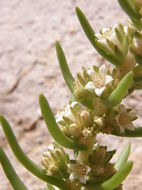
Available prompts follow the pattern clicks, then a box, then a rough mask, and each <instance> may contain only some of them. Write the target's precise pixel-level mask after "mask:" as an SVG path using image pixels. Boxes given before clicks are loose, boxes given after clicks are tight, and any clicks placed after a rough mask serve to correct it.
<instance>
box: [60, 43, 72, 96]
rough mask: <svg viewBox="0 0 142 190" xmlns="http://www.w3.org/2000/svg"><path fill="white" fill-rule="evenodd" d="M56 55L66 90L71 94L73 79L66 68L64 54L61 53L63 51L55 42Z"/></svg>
mask: <svg viewBox="0 0 142 190" xmlns="http://www.w3.org/2000/svg"><path fill="white" fill-rule="evenodd" d="M56 53H57V57H58V61H59V64H60V69H61V72H62V74H63V77H64V80H65V82H66V84H67V86H68V88H69V89H70V91H71V92H72V93H73V89H74V78H73V76H72V74H71V72H70V69H69V67H68V64H67V60H66V57H65V54H64V52H63V49H62V47H61V45H60V43H59V42H58V41H56Z"/></svg>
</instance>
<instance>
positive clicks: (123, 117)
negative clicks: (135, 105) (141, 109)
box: [115, 104, 136, 133]
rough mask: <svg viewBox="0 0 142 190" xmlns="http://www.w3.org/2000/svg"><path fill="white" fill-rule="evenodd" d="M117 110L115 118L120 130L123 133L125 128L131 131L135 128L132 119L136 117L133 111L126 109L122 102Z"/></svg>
mask: <svg viewBox="0 0 142 190" xmlns="http://www.w3.org/2000/svg"><path fill="white" fill-rule="evenodd" d="M117 111H118V115H117V116H116V117H115V120H116V123H117V124H118V126H119V128H120V132H121V133H123V132H124V131H125V129H129V130H131V131H133V130H134V129H135V128H134V124H133V122H132V121H133V120H135V119H136V115H135V113H134V112H132V111H128V110H127V109H126V107H125V106H124V105H122V104H121V105H120V106H119V107H118V108H117Z"/></svg>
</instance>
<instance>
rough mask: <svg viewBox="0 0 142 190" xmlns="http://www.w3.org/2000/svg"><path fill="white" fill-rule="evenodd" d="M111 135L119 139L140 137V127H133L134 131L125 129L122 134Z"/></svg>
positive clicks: (141, 129)
mask: <svg viewBox="0 0 142 190" xmlns="http://www.w3.org/2000/svg"><path fill="white" fill-rule="evenodd" d="M113 135H116V136H120V137H142V127H135V130H134V131H131V130H128V129H125V133H124V134H118V133H113Z"/></svg>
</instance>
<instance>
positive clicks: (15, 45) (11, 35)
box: [0, 0, 142, 190]
mask: <svg viewBox="0 0 142 190" xmlns="http://www.w3.org/2000/svg"><path fill="white" fill-rule="evenodd" d="M75 6H79V7H80V8H81V9H82V10H83V11H84V12H85V14H86V16H87V17H88V19H89V21H90V22H91V23H92V26H93V27H94V29H95V30H96V31H99V29H100V28H101V27H103V26H112V25H114V24H115V23H118V22H122V23H126V22H127V16H126V15H125V13H124V12H123V11H122V10H121V9H120V7H119V5H118V2H117V0H107V1H105V0H99V1H98V0H84V1H83V0H67V1H63V0H58V1H57V0H41V1H36V0H22V1H21V0H0V114H3V115H5V116H6V117H7V118H8V120H9V121H10V123H11V125H12V128H13V130H14V132H15V134H16V136H17V139H18V141H19V143H20V145H21V146H22V148H23V149H24V151H25V153H26V154H27V155H28V156H29V157H30V158H31V159H33V160H34V161H35V162H37V163H39V164H40V160H41V157H42V152H43V151H45V150H46V149H47V145H48V144H49V142H50V141H51V139H50V137H49V134H48V131H47V129H46V127H45V124H44V123H43V121H42V118H41V114H40V110H39V105H38V96H39V94H40V93H44V94H45V95H46V97H47V98H48V100H49V102H50V105H51V107H52V109H53V111H54V113H55V114H56V113H57V111H58V110H59V109H60V108H62V107H63V106H64V105H65V104H66V103H67V101H68V99H69V91H68V89H67V87H66V85H65V82H64V80H63V77H62V75H61V72H60V69H59V65H58V61H57V58H56V52H55V40H56V39H58V40H59V41H60V42H61V44H62V47H63V49H64V51H65V53H66V56H67V59H68V63H69V66H70V69H71V71H72V73H73V75H74V76H75V75H76V73H77V71H79V70H80V69H81V66H82V65H83V66H86V67H88V66H91V65H93V64H103V63H105V61H104V59H103V58H102V57H101V56H100V55H99V54H98V53H97V52H96V51H95V50H94V49H93V47H92V46H91V45H90V43H89V41H88V39H87V38H86V36H85V35H84V32H83V30H82V29H81V26H80V24H79V22H78V19H77V17H76V14H75ZM141 100H142V93H141V92H139V91H138V92H135V93H133V94H132V95H131V96H130V97H129V98H128V99H127V105H128V106H130V107H132V108H133V109H134V110H135V111H137V112H138V115H139V119H138V121H137V124H139V125H140V124H141V120H142V113H141V107H142V101H141ZM98 140H99V142H100V143H102V144H107V145H108V147H109V148H110V149H113V148H116V149H118V153H120V151H121V150H122V148H123V145H124V144H126V143H127V142H128V141H131V142H132V151H131V159H132V160H134V163H135V164H134V168H133V170H132V172H131V175H130V176H129V177H128V178H127V180H126V181H125V184H124V190H141V185H142V168H141V166H142V139H140V138H137V139H134V138H132V139H128V138H119V137H113V136H112V137H110V136H109V137H107V136H104V135H101V136H100V137H99V139H98ZM0 146H2V147H3V148H4V149H5V151H6V153H7V154H8V156H9V158H10V160H11V161H12V164H13V165H14V167H15V169H16V171H17V173H18V174H19V175H20V177H21V178H22V180H24V181H25V184H26V185H27V187H28V188H29V190H38V189H39V188H42V187H44V185H45V184H44V183H43V182H41V181H40V180H37V179H36V177H33V176H32V175H31V174H29V173H28V172H27V171H26V170H25V169H24V168H23V167H21V165H20V164H19V163H18V162H17V160H16V159H15V158H14V156H13V154H12V152H11V150H10V148H9V146H8V144H7V141H6V139H5V137H4V134H3V132H2V130H1V128H0ZM11 189H12V187H11V186H10V184H9V182H8V180H7V179H6V177H5V175H4V173H3V171H2V168H1V167H0V190H11Z"/></svg>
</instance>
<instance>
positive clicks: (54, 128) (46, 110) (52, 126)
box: [39, 94, 85, 150]
mask: <svg viewBox="0 0 142 190" xmlns="http://www.w3.org/2000/svg"><path fill="white" fill-rule="evenodd" d="M39 104H40V108H41V112H42V116H43V118H44V121H45V123H46V126H47V128H48V131H49V132H50V134H51V135H52V137H53V138H54V140H55V141H56V142H57V143H59V144H60V145H62V146H64V147H66V148H70V149H74V150H75V149H76V150H84V149H85V147H84V145H81V144H78V143H77V142H75V141H74V140H71V139H69V138H68V137H66V136H65V135H64V134H63V133H62V131H61V129H60V128H59V126H58V125H57V123H56V120H55V118H54V115H53V113H52V111H51V108H50V106H49V104H48V102H47V100H46V98H45V96H44V95H42V94H41V95H40V96H39Z"/></svg>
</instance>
